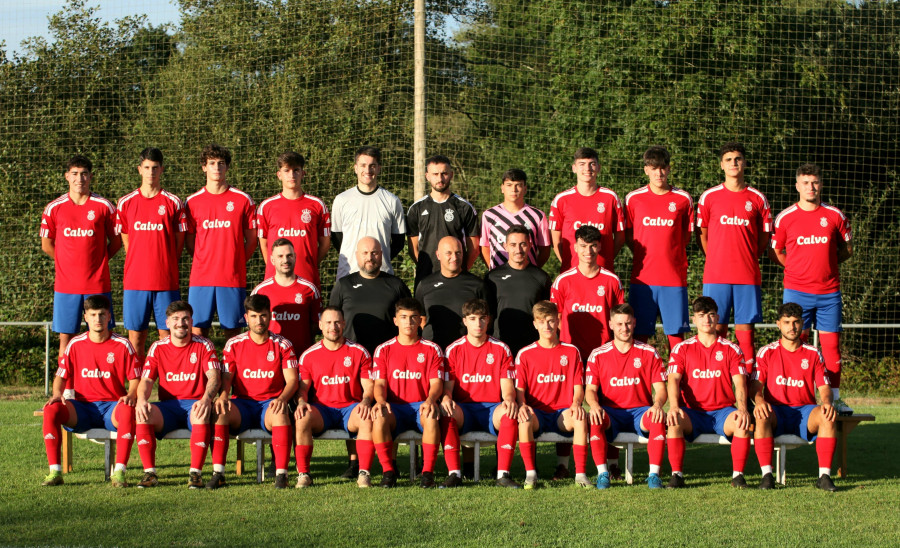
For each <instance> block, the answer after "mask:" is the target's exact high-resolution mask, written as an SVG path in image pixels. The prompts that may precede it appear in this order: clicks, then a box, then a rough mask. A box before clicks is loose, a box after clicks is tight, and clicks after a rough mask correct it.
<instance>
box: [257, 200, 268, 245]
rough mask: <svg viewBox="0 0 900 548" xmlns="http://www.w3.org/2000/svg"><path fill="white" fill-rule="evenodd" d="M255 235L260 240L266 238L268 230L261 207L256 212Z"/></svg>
mask: <svg viewBox="0 0 900 548" xmlns="http://www.w3.org/2000/svg"><path fill="white" fill-rule="evenodd" d="M256 229H257V230H256V235H257V236H258V237H260V238H266V234H267V233H268V230H269V225H268V223H267V222H266V216H265V215H264V214H263V207H262V205H260V206H259V209H257V210H256Z"/></svg>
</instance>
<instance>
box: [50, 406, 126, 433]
mask: <svg viewBox="0 0 900 548" xmlns="http://www.w3.org/2000/svg"><path fill="white" fill-rule="evenodd" d="M66 401H67V402H69V403H71V404H72V407H74V408H75V413H76V414H77V415H78V424H76V425H75V426H73V427H71V428H70V427H68V426H64V427H63V428H65V429H66V430H68V431H69V432H79V433H80V432H87V431H88V430H90V429H91V428H106V429H107V430H112V431H115V430H116V427H115V425H113V422H112V416H113V411H114V410H115V408H116V404H117V403H119V402H118V401H78V400H66Z"/></svg>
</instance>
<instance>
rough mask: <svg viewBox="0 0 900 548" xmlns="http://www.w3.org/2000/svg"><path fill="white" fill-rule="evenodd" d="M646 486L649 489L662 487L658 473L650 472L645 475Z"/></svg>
mask: <svg viewBox="0 0 900 548" xmlns="http://www.w3.org/2000/svg"><path fill="white" fill-rule="evenodd" d="M647 487H649V488H650V489H662V488H663V482H662V480H661V479H659V474H650V475H649V476H647Z"/></svg>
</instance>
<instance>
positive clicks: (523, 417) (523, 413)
mask: <svg viewBox="0 0 900 548" xmlns="http://www.w3.org/2000/svg"><path fill="white" fill-rule="evenodd" d="M532 416H534V411H533V410H532V409H531V407H530V406H528V405H523V406H522V407H520V408H519V422H522V423H524V422H529V421H530V420H531V417H532Z"/></svg>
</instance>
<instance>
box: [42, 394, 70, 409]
mask: <svg viewBox="0 0 900 548" xmlns="http://www.w3.org/2000/svg"><path fill="white" fill-rule="evenodd" d="M56 402H60V403H62V404H63V405H65V404H66V400H65V399H64V398H63V397H62V396H51V397H50V399H49V400H47V403H45V404H44V407H47V406H48V405H52V404H54V403H56Z"/></svg>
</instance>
